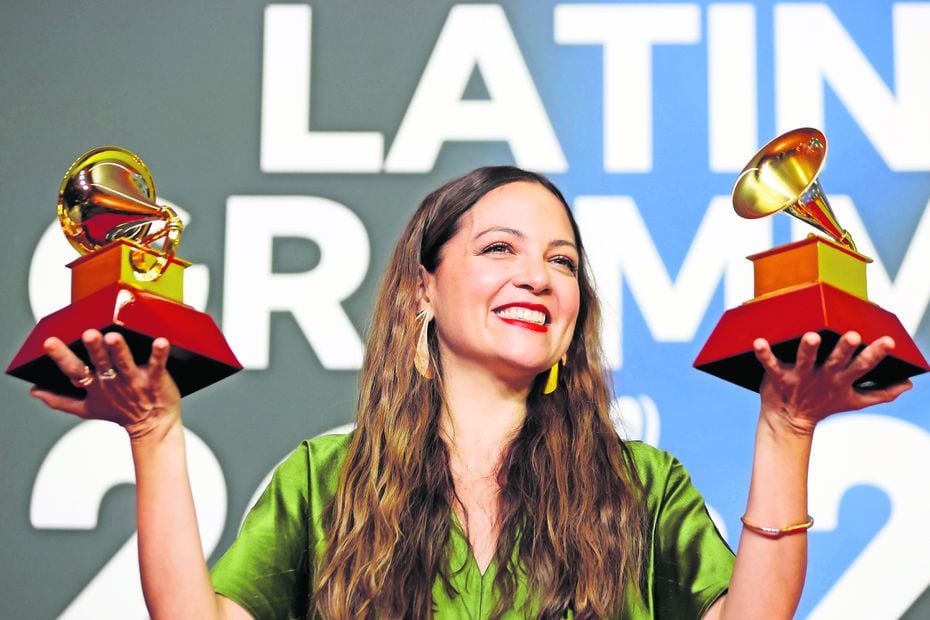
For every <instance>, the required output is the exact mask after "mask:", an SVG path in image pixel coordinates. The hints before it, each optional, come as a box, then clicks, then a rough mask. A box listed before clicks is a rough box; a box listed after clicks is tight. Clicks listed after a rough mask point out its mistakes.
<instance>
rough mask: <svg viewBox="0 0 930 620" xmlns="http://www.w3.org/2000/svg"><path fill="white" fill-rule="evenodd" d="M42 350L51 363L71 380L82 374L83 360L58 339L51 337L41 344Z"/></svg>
mask: <svg viewBox="0 0 930 620" xmlns="http://www.w3.org/2000/svg"><path fill="white" fill-rule="evenodd" d="M42 348H43V349H45V352H46V353H47V354H48V356H49V357H50V358H51V359H52V361H53V362H55V364H56V365H57V366H58V368H60V369H61V371H62V372H63V373H65V374H66V375H67V376H68V377H70V378H72V379H77V378H79V377H81V376H82V375H83V374H84V367H85V364H84V360H82V359H81V358H79V357H78V356H77V355H75V354H74V351H72V350H71V349H69V348H68V345H66V344H65V343H64V342H62V341H61V340H60V339H59V338H55V337H54V336H52V337H51V338H48V339H46V340H45V342H43V343H42Z"/></svg>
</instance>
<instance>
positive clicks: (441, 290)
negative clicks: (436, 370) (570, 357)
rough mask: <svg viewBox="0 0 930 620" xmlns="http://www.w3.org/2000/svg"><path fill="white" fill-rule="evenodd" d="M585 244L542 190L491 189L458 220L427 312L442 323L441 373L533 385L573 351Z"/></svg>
mask: <svg viewBox="0 0 930 620" xmlns="http://www.w3.org/2000/svg"><path fill="white" fill-rule="evenodd" d="M576 243H577V241H576V239H575V235H574V233H573V231H572V227H571V224H570V223H569V220H568V215H567V214H566V212H565V207H564V205H563V204H562V203H561V202H560V201H559V199H558V198H556V197H555V196H554V195H553V194H552V193H551V192H550V191H549V190H547V189H546V188H545V187H543V186H542V185H539V184H537V183H531V182H522V181H521V182H515V183H510V184H508V185H503V186H501V187H498V188H496V189H494V190H492V191H490V192H488V193H487V194H486V195H485V196H484V197H483V198H481V200H479V201H478V202H477V203H475V205H474V206H473V207H472V208H471V209H470V210H469V211H467V212H466V213H464V214H463V215H462V217H461V218H460V220H459V228H458V232H456V234H455V235H454V236H453V237H452V238H451V239H449V241H448V242H447V243H446V244H445V245H444V246H443V247H442V250H441V252H440V260H439V266H438V267H437V268H436V271H435V272H434V273H432V274H431V273H428V272H426V270H423V279H424V289H423V292H422V303H421V305H422V307H423V308H430V309H431V310H432V313H433V316H434V317H435V321H436V323H435V328H436V334H437V337H438V340H439V349H440V353H441V355H442V365H443V373H444V374H446V375H447V377H448V376H449V373H454V372H459V371H461V372H473V371H474V370H475V369H479V370H481V371H484V372H490V373H492V374H494V375H496V376H497V377H498V378H500V379H501V380H504V381H507V382H511V383H515V384H519V383H527V384H528V383H529V382H530V381H532V380H533V378H534V377H535V376H536V375H537V374H539V373H540V372H542V371H544V370H546V369H547V368H549V367H550V366H552V365H553V364H554V363H555V362H556V361H557V360H558V359H559V358H560V357H562V355H563V354H565V352H566V351H567V350H568V345H569V343H570V342H571V339H572V334H573V333H574V330H575V320H576V319H577V317H578V303H579V292H578V279H577V277H576V271H577V266H578V261H579V254H578V248H577V245H576Z"/></svg>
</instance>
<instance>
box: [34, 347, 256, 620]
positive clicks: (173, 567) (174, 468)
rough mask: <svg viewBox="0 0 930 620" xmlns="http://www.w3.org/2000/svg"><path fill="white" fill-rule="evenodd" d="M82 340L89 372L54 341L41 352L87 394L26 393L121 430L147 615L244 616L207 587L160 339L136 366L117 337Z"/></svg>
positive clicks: (177, 404) (177, 406) (176, 402)
mask: <svg viewBox="0 0 930 620" xmlns="http://www.w3.org/2000/svg"><path fill="white" fill-rule="evenodd" d="M82 339H83V342H84V346H85V347H86V348H87V352H88V354H89V355H90V360H91V364H93V367H94V370H93V371H92V370H91V369H90V368H88V367H87V366H85V365H84V362H83V361H81V359H79V358H78V357H77V356H76V355H75V354H74V353H73V352H72V351H71V350H70V349H69V348H68V347H67V346H66V345H65V344H64V343H63V342H62V341H61V340H59V339H57V338H49V339H48V340H47V341H46V342H45V350H46V352H47V353H48V355H49V357H51V358H52V359H53V360H54V361H55V363H56V364H58V367H59V368H60V369H61V371H62V372H63V373H65V375H66V376H68V377H69V378H70V379H71V381H72V382H73V383H74V384H75V385H80V386H81V387H84V388H85V389H86V390H87V396H86V397H85V398H84V399H75V398H69V397H66V396H61V395H58V394H53V393H51V392H47V391H43V390H40V389H38V388H35V387H34V388H33V389H32V392H31V394H32V395H33V396H34V397H36V398H38V399H39V400H41V401H42V402H43V403H45V404H46V405H48V406H49V407H51V408H53V409H58V410H60V411H64V412H66V413H70V414H72V415H75V416H78V417H80V418H84V419H100V420H109V421H111V422H115V423H117V424H119V425H120V426H122V427H124V428H125V429H126V431H127V432H128V433H129V440H130V444H131V446H132V457H133V464H134V466H135V472H136V506H137V514H138V517H137V518H138V531H139V564H140V572H141V575H142V589H143V592H144V593H145V601H146V604H147V605H148V608H149V612H150V613H151V614H152V617H153V618H186V617H196V618H249V617H250V616H249V615H248V613H247V612H246V611H245V610H244V609H242V608H241V607H239V606H238V605H236V604H235V603H233V602H232V601H230V600H229V599H226V598H224V597H220V596H217V595H216V594H214V592H213V587H212V586H211V584H210V577H209V574H208V572H207V563H206V560H205V558H204V557H203V550H202V546H201V542H200V532H199V529H198V527H197V516H196V514H195V512H194V500H193V496H192V495H191V487H190V481H189V479H188V471H187V459H186V453H185V447H184V427H183V425H182V423H181V400H180V394H179V393H178V389H177V386H175V384H174V381H173V380H172V379H171V376H170V375H169V374H168V372H167V371H166V369H165V365H166V363H167V361H168V350H169V348H170V345H169V343H168V341H167V340H165V339H164V338H158V339H156V340H155V341H154V342H153V343H152V354H151V357H150V358H149V361H148V363H147V364H146V365H144V366H137V365H136V364H135V362H134V361H133V357H132V353H131V352H130V350H129V347H128V346H127V345H126V341H125V340H124V339H123V337H122V336H121V335H119V334H117V333H108V334H106V335H102V334H101V333H100V332H99V331H97V330H88V331H86V332H85V333H84V334H83V336H82Z"/></svg>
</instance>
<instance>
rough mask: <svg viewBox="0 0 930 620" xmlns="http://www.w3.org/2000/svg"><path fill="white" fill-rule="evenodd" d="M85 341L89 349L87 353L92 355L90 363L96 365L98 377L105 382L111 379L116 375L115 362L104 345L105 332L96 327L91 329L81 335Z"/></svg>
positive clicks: (95, 371)
mask: <svg viewBox="0 0 930 620" xmlns="http://www.w3.org/2000/svg"><path fill="white" fill-rule="evenodd" d="M81 340H82V341H83V342H84V348H85V349H87V355H88V357H90V363H91V365H92V366H93V367H94V373H95V374H96V375H97V379H98V380H100V381H103V382H106V381H109V380H110V379H113V378H114V377H115V376H116V372H115V370H114V369H113V362H112V361H110V354H109V353H108V352H107V349H106V347H105V346H104V345H103V334H101V333H100V332H99V331H97V330H96V329H89V330H87V331H86V332H84V333H83V334H82V335H81Z"/></svg>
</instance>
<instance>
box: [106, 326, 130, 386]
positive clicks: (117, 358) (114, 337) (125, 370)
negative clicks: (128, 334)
mask: <svg viewBox="0 0 930 620" xmlns="http://www.w3.org/2000/svg"><path fill="white" fill-rule="evenodd" d="M103 341H104V343H105V344H106V346H107V351H108V353H109V357H110V360H112V362H113V367H114V368H115V369H116V372H117V373H118V374H121V375H123V376H124V377H131V376H132V375H133V373H135V372H136V370H138V368H137V367H136V362H135V360H134V359H133V357H132V351H131V350H130V349H129V345H128V344H126V339H125V338H123V335H122V334H120V333H118V332H108V333H107V334H106V335H105V336H104V337H103Z"/></svg>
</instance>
